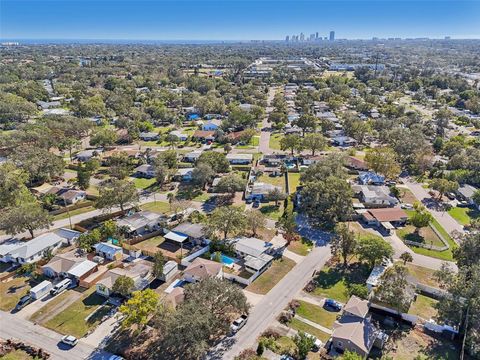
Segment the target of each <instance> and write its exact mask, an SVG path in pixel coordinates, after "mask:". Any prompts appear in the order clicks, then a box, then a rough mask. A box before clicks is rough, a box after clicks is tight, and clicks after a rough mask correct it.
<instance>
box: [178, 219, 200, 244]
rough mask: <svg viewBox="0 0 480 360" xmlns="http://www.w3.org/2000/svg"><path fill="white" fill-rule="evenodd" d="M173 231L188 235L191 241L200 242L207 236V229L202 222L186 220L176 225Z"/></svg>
mask: <svg viewBox="0 0 480 360" xmlns="http://www.w3.org/2000/svg"><path fill="white" fill-rule="evenodd" d="M172 231H173V232H175V233H177V234H182V235H185V236H187V237H188V239H189V240H190V241H196V242H199V241H201V240H203V239H204V238H205V230H204V228H203V225H202V224H193V223H190V222H184V223H181V224H179V225H177V226H175V227H174V228H173V229H172Z"/></svg>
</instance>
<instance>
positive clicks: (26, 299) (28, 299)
mask: <svg viewBox="0 0 480 360" xmlns="http://www.w3.org/2000/svg"><path fill="white" fill-rule="evenodd" d="M33 300H34V299H33V298H32V297H31V296H30V294H28V295H25V296H22V298H21V299H20V300H19V301H18V303H17V306H15V310H17V311H20V310H22V309H23V308H24V307H25V306H27V305H28V304H30V303H31V302H33Z"/></svg>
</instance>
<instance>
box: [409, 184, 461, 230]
mask: <svg viewBox="0 0 480 360" xmlns="http://www.w3.org/2000/svg"><path fill="white" fill-rule="evenodd" d="M404 182H405V185H406V186H407V188H408V189H409V190H410V191H411V192H412V193H413V195H414V196H415V197H416V198H417V199H418V200H419V201H421V202H422V203H424V204H427V207H428V210H429V211H430V213H431V214H432V216H433V217H434V218H435V220H437V221H438V222H439V223H440V225H442V226H443V228H444V229H445V230H446V231H447V232H448V233H449V234H451V233H452V232H453V231H458V232H460V233H462V234H463V233H464V230H463V226H462V225H460V224H459V223H458V222H457V221H456V220H455V219H454V218H453V217H451V216H450V214H449V213H447V212H446V211H440V210H438V209H435V208H434V207H432V206H428V204H429V203H431V196H430V195H429V194H428V190H426V189H424V188H423V187H422V185H421V184H419V183H417V182H414V181H412V179H404Z"/></svg>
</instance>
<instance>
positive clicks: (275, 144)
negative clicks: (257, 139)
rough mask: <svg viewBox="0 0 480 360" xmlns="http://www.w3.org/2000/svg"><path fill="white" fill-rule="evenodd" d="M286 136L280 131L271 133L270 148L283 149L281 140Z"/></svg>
mask: <svg viewBox="0 0 480 360" xmlns="http://www.w3.org/2000/svg"><path fill="white" fill-rule="evenodd" d="M284 136H285V135H283V134H280V133H274V134H270V141H269V146H270V149H273V150H281V148H280V140H282V138H283V137H284Z"/></svg>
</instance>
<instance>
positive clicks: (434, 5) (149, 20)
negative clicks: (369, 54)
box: [0, 0, 480, 40]
mask: <svg viewBox="0 0 480 360" xmlns="http://www.w3.org/2000/svg"><path fill="white" fill-rule="evenodd" d="M330 30H335V32H336V36H337V38H350V39H352V38H367V39H369V38H371V37H372V36H378V37H421V36H428V37H444V36H446V35H448V36H452V38H480V1H461V0H426V1H421V0H416V1H415V0H374V1H361V0H353V1H342V0H336V1H321V0H310V1H291V0H277V1H275V0H257V1H252V0H222V1H220V0H217V1H201V0H176V1H173V0H171V1H165V0H149V1H142V0H136V1H135V0H117V1H115V0H97V1H80V0H56V1H43V0H36V1H32V0H0V38H3V39H12V38H13V39H144V40H182V39H189V40H190V39H191V40H220V39H225V40H249V39H283V38H284V37H285V35H287V34H290V35H291V34H298V33H300V32H304V33H305V34H310V33H313V32H316V31H318V32H319V33H320V35H323V36H327V35H328V32H329V31H330Z"/></svg>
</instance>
